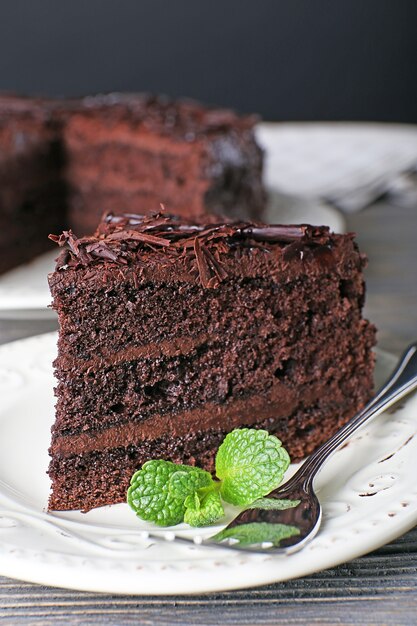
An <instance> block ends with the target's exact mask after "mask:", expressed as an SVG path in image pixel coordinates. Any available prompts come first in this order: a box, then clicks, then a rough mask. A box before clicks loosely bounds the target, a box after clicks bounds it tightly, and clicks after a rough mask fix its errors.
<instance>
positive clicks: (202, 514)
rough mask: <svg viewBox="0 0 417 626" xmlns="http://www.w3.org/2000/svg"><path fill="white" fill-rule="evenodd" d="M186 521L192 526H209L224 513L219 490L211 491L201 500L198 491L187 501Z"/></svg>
mask: <svg viewBox="0 0 417 626" xmlns="http://www.w3.org/2000/svg"><path fill="white" fill-rule="evenodd" d="M185 506H186V511H185V514H184V522H186V523H187V524H189V525H190V526H208V525H209V524H213V523H214V522H217V520H218V519H220V517H223V515H224V509H223V506H222V503H221V500H220V494H219V492H218V491H209V492H208V493H207V494H206V495H204V496H203V497H202V499H201V500H200V498H199V496H198V494H197V493H195V494H194V495H193V496H188V498H187V499H186V501H185Z"/></svg>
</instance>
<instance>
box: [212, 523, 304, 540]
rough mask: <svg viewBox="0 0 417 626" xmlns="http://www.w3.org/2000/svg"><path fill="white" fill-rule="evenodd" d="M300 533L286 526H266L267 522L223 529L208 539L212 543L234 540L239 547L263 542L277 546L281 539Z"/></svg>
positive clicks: (293, 527) (296, 529) (294, 528)
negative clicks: (212, 541)
mask: <svg viewBox="0 0 417 626" xmlns="http://www.w3.org/2000/svg"><path fill="white" fill-rule="evenodd" d="M299 534H300V531H299V529H298V528H296V527H295V526H288V525H287V524H268V523H267V522H252V523H250V524H241V525H240V526H234V527H233V528H225V529H224V530H221V531H220V532H219V533H217V534H216V535H214V536H213V537H210V539H211V540H214V541H219V542H220V541H224V540H225V539H231V538H233V539H236V541H237V542H239V545H241V546H250V545H256V544H259V543H263V542H268V543H272V544H273V545H274V546H279V544H280V542H281V541H282V540H283V539H288V537H294V536H295V535H299Z"/></svg>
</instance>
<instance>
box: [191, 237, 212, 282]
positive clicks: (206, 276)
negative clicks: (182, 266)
mask: <svg viewBox="0 0 417 626" xmlns="http://www.w3.org/2000/svg"><path fill="white" fill-rule="evenodd" d="M204 252H205V250H204V247H203V246H202V245H201V242H200V239H199V238H198V237H196V238H195V239H194V254H195V259H196V261H197V267H198V273H199V275H200V281H201V284H202V285H203V287H208V286H209V283H210V268H209V266H208V263H207V259H206V255H205V253H204Z"/></svg>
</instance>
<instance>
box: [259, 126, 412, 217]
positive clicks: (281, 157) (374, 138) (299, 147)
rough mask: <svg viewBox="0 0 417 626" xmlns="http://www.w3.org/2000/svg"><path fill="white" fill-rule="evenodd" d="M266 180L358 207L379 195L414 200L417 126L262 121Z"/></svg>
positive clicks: (345, 206)
mask: <svg viewBox="0 0 417 626" xmlns="http://www.w3.org/2000/svg"><path fill="white" fill-rule="evenodd" d="M257 136H258V140H259V142H260V144H261V145H262V146H263V147H264V148H265V150H266V163H265V182H266V184H267V185H268V186H269V187H272V188H273V189H274V190H276V191H279V192H280V193H283V194H285V195H289V196H298V197H302V198H305V199H307V198H308V199H322V200H325V201H327V202H330V203H331V204H334V205H336V206H338V208H340V209H342V210H344V211H348V212H349V211H357V210H359V209H361V208H363V207H365V206H367V205H368V204H370V203H371V202H373V201H374V200H376V199H377V198H378V197H380V196H381V195H384V194H386V193H389V194H393V195H396V196H397V197H398V198H401V201H402V202H405V203H417V126H411V125H402V124H379V123H365V122H362V123H345V122H326V123H310V122H303V123H296V122H294V123H263V124H260V125H259V127H258V129H257Z"/></svg>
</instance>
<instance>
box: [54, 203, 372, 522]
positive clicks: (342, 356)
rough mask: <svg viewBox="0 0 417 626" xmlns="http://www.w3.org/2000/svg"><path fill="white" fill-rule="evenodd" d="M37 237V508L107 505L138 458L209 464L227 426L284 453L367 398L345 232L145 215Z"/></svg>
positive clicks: (368, 372)
mask: <svg viewBox="0 0 417 626" xmlns="http://www.w3.org/2000/svg"><path fill="white" fill-rule="evenodd" d="M53 239H54V241H56V242H57V243H58V244H59V245H60V246H62V247H63V248H64V249H63V251H62V254H61V256H60V258H59V260H58V262H57V267H56V271H55V272H54V273H52V274H51V275H50V276H49V283H50V287H51V292H52V295H53V307H54V308H55V309H56V310H57V312H58V315H59V324H60V332H59V342H58V357H57V359H56V361H55V373H56V377H57V379H58V385H57V388H56V396H57V405H56V422H55V425H54V426H53V430H52V443H51V447H50V454H51V457H52V458H51V463H50V467H49V474H50V477H51V479H52V494H51V497H50V502H49V507H50V509H58V510H61V509H83V510H88V509H90V508H92V507H97V506H100V505H103V504H109V503H115V502H121V501H123V500H124V499H125V494H126V489H127V487H128V484H129V479H130V477H131V475H132V473H133V472H134V471H135V470H136V469H138V468H139V467H140V466H141V465H142V464H143V463H144V462H145V461H147V460H149V459H152V458H164V459H166V460H172V461H175V462H181V463H189V464H198V465H199V466H201V467H204V468H206V469H208V470H211V469H212V468H213V461H214V455H215V451H216V449H217V447H218V445H219V443H220V442H221V441H222V439H223V437H224V436H225V434H226V433H228V432H230V431H231V430H232V429H233V428H236V427H240V426H252V427H253V426H256V427H262V428H266V429H267V430H269V431H270V432H273V433H276V434H277V435H278V436H279V437H280V439H281V440H282V441H283V443H284V445H285V447H286V448H287V449H288V450H289V452H290V454H291V457H292V459H293V460H299V459H301V458H303V457H304V456H305V455H306V454H308V453H310V452H311V451H312V450H314V449H315V448H316V447H317V446H318V445H319V444H320V443H322V442H323V441H324V440H325V439H327V438H328V437H329V436H330V435H331V434H333V433H334V432H335V431H336V430H337V429H338V428H339V427H340V426H341V425H342V424H343V423H345V422H346V421H347V420H348V419H349V418H350V417H351V416H352V415H353V414H354V413H355V412H356V411H357V410H358V409H359V408H360V407H362V406H363V405H364V403H365V402H366V401H367V400H368V399H369V397H370V394H371V391H372V373H373V354H372V350H371V348H372V345H373V344H374V335H375V332H374V328H373V326H372V325H370V324H369V322H367V321H366V320H364V319H363V318H362V314H361V311H362V306H363V302H364V282H363V275H362V269H363V266H364V264H365V259H364V257H363V255H361V254H360V253H359V251H358V248H357V245H356V244H355V242H354V238H353V235H352V234H348V235H336V234H332V233H330V232H329V230H328V228H326V227H313V226H307V225H298V226H297V225H296V226H264V225H261V224H256V223H248V222H242V223H233V224H209V225H207V226H203V225H196V224H192V223H191V222H190V221H189V220H184V219H183V218H177V217H172V216H171V217H170V216H167V215H164V214H159V215H154V216H151V217H142V216H135V215H125V216H114V215H108V216H107V217H106V218H105V219H104V221H103V222H102V223H101V224H100V226H99V228H98V230H97V232H96V233H95V235H94V236H92V237H83V238H77V237H76V236H75V235H73V234H72V232H70V231H66V232H64V233H63V234H62V235H61V236H55V237H53Z"/></svg>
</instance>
